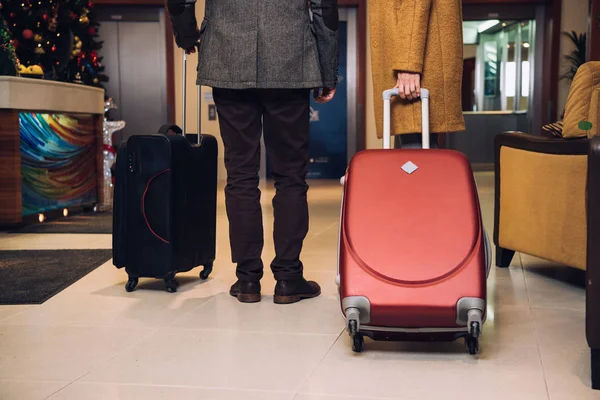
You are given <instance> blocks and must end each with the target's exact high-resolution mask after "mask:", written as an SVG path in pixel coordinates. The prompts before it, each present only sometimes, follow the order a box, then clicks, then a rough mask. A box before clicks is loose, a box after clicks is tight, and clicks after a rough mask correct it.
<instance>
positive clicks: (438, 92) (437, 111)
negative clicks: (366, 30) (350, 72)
mask: <svg viewBox="0 0 600 400" xmlns="http://www.w3.org/2000/svg"><path fill="white" fill-rule="evenodd" d="M369 19H370V21H369V22H370V34H371V57H372V68H373V90H374V95H375V97H374V98H375V118H376V121H377V136H378V137H379V138H381V137H382V135H383V101H382V98H381V94H382V92H383V91H384V90H386V89H391V88H393V87H394V86H395V85H396V80H397V72H398V71H405V72H416V73H419V74H421V87H423V88H426V89H429V91H430V93H431V96H430V107H431V109H430V124H431V133H448V132H458V131H463V130H464V129H465V122H464V118H463V113H462V97H461V96H462V91H461V87H462V70H463V40H462V0H370V1H369ZM420 132H421V102H419V101H417V102H409V101H403V100H400V99H399V98H395V99H394V100H393V101H392V135H397V134H405V133H420Z"/></svg>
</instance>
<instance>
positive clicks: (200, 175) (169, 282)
mask: <svg viewBox="0 0 600 400" xmlns="http://www.w3.org/2000/svg"><path fill="white" fill-rule="evenodd" d="M185 64H186V62H185V57H184V71H185ZM183 76H185V73H184V75H183ZM184 88H185V82H184ZM184 98H185V89H184ZM198 99H200V88H198ZM183 109H184V111H183V120H184V121H185V102H184V104H183ZM198 120H200V118H198ZM184 126H185V125H184ZM198 126H199V127H200V124H198ZM171 132H172V133H175V134H170V133H171ZM193 136H194V137H196V141H197V142H198V144H191V143H190V140H191V139H192V137H193ZM217 156H218V145H217V140H216V139H215V137H214V136H211V135H205V134H201V135H188V137H186V136H185V134H184V133H183V131H182V130H181V129H180V128H179V127H177V126H175V125H164V126H162V127H161V128H160V130H159V134H155V135H139V136H136V135H134V136H131V137H130V138H129V139H128V140H127V142H126V143H125V144H124V145H122V146H121V147H120V148H119V151H118V154H117V163H116V179H115V191H114V202H113V204H114V211H113V264H114V265H115V266H116V267H117V268H125V270H126V271H127V274H128V275H129V280H128V282H127V285H126V286H125V288H126V289H127V291H128V292H131V291H133V290H134V289H135V287H136V286H137V283H138V279H139V278H141V277H147V278H157V279H164V281H165V285H166V288H167V290H168V291H169V292H175V291H176V290H177V281H176V280H175V274H176V273H178V272H187V271H190V270H191V269H193V268H195V267H197V266H200V265H202V266H204V269H203V271H202V272H201V273H200V278H202V279H207V278H208V276H209V274H210V273H211V271H212V267H213V262H214V260H215V254H216V224H217V217H216V215H217Z"/></svg>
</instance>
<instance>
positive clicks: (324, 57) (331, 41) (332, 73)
mask: <svg viewBox="0 0 600 400" xmlns="http://www.w3.org/2000/svg"><path fill="white" fill-rule="evenodd" d="M309 4H310V10H311V12H312V24H311V26H312V29H313V32H314V34H315V36H316V39H317V53H318V57H319V64H320V66H321V74H322V77H323V85H324V86H325V87H329V88H334V87H336V86H337V84H338V63H339V44H338V30H339V21H340V17H339V13H338V4H337V0H309Z"/></svg>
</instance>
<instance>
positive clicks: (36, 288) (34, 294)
mask: <svg viewBox="0 0 600 400" xmlns="http://www.w3.org/2000/svg"><path fill="white" fill-rule="evenodd" d="M111 257H112V250H110V249H101V250H7V251H0V304H42V303H43V302H45V301H46V300H48V299H49V298H51V297H52V296H54V295H56V294H58V293H59V292H61V291H62V290H64V289H66V288H67V287H69V286H71V285H72V284H73V283H75V282H77V281H78V280H79V279H81V278H83V277H84V276H86V275H87V274H89V273H90V272H92V271H93V270H95V269H96V268H98V267H99V266H100V265H102V264H104V263H105V262H107V261H108V260H110V258H111Z"/></svg>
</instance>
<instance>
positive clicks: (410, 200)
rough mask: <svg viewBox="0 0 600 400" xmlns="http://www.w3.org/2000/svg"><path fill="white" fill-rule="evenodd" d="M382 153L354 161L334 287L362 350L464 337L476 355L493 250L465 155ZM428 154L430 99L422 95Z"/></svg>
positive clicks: (349, 173)
mask: <svg viewBox="0 0 600 400" xmlns="http://www.w3.org/2000/svg"><path fill="white" fill-rule="evenodd" d="M397 94H398V91H397V89H395V90H388V91H386V92H385V93H384V149H383V150H367V151H363V152H361V153H358V154H356V155H355V156H354V158H353V159H352V161H351V162H350V165H349V167H348V170H347V172H346V176H345V177H344V178H343V184H344V195H343V200H342V212H341V221H340V241H339V260H338V262H339V264H338V285H339V291H340V299H341V305H342V312H343V314H344V316H345V318H346V323H347V329H348V332H349V334H350V335H351V336H352V338H353V350H354V351H356V352H360V351H362V349H363V344H364V336H368V337H370V338H372V339H373V340H440V341H447V340H449V341H452V340H456V339H458V338H461V337H464V338H465V344H466V346H467V349H468V351H469V353H470V354H476V353H477V351H478V347H479V345H478V338H479V335H480V333H481V328H482V325H483V322H484V319H485V310H486V278H487V272H488V271H489V265H490V245H489V240H488V238H487V234H486V233H485V230H484V227H483V223H482V218H481V211H480V206H479V199H478V194H477V187H476V184H475V179H474V176H473V172H472V170H471V166H470V164H469V161H468V160H467V158H466V157H465V156H464V155H463V154H461V153H459V152H456V151H452V150H419V149H417V150H389V148H390V100H391V97H393V96H395V95H397ZM421 99H422V108H423V133H424V134H423V147H424V148H425V149H428V148H429V92H428V91H427V90H425V89H423V90H422V91H421Z"/></svg>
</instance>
